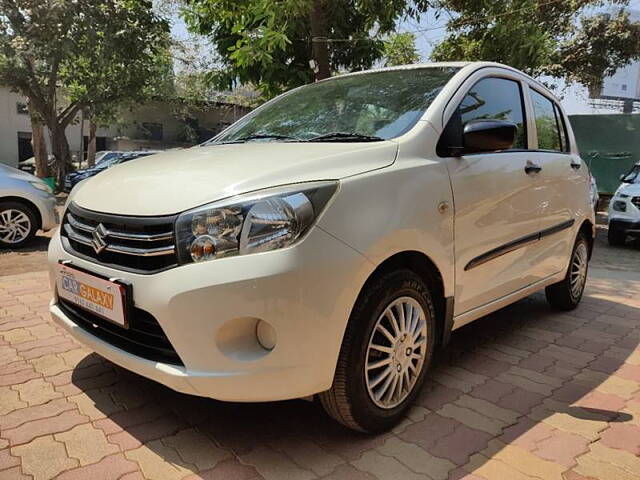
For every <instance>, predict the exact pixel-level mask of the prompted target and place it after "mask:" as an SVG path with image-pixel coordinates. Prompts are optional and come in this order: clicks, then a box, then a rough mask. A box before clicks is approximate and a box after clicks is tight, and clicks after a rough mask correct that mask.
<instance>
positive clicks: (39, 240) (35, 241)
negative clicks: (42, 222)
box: [0, 232, 51, 255]
mask: <svg viewBox="0 0 640 480" xmlns="http://www.w3.org/2000/svg"><path fill="white" fill-rule="evenodd" d="M50 240H51V236H50V235H46V234H42V232H40V233H38V234H37V235H36V236H35V237H33V238H32V239H31V240H30V241H29V242H27V243H26V244H25V245H24V246H22V247H19V248H7V247H0V254H4V253H16V254H18V255H20V254H27V253H33V252H46V251H47V248H49V241H50Z"/></svg>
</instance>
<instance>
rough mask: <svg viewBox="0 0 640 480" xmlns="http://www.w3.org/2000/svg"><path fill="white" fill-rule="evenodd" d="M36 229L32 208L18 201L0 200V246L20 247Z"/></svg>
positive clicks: (30, 237)
mask: <svg viewBox="0 0 640 480" xmlns="http://www.w3.org/2000/svg"><path fill="white" fill-rule="evenodd" d="M37 230H38V223H37V221H36V215H35V213H34V212H33V210H32V209H31V208H29V207H27V206H26V205H23V204H21V203H18V202H0V246H2V247H21V246H22V245H24V244H25V243H27V242H28V241H29V240H31V239H32V238H33V236H34V235H35V234H36V231H37Z"/></svg>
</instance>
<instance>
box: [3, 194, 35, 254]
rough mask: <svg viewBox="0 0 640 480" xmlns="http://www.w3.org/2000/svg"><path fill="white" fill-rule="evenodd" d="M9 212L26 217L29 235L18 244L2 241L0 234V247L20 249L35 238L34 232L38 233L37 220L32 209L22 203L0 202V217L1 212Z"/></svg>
mask: <svg viewBox="0 0 640 480" xmlns="http://www.w3.org/2000/svg"><path fill="white" fill-rule="evenodd" d="M9 210H13V211H16V210H17V211H19V212H21V213H23V214H24V215H26V216H27V218H28V219H29V233H27V235H26V236H25V237H24V238H23V239H22V240H20V241H19V242H11V241H5V240H3V239H2V237H3V235H2V233H1V232H0V247H4V248H18V247H22V246H23V245H25V244H26V243H28V242H29V241H31V239H32V238H33V237H34V236H35V234H36V232H37V231H38V220H37V217H36V214H35V212H34V211H33V209H32V208H30V207H28V206H27V205H25V204H23V203H20V202H2V201H0V215H2V213H3V212H7V211H9Z"/></svg>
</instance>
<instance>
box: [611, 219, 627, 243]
mask: <svg viewBox="0 0 640 480" xmlns="http://www.w3.org/2000/svg"><path fill="white" fill-rule="evenodd" d="M607 239H608V240H609V245H611V246H612V247H620V246H622V245H624V241H625V239H626V235H625V233H624V230H620V229H619V228H616V227H614V226H613V225H611V224H609V233H608V234H607Z"/></svg>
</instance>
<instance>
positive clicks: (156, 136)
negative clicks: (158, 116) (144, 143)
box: [142, 122, 162, 141]
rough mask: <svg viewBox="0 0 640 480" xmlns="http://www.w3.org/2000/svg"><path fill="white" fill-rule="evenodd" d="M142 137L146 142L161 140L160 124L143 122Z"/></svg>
mask: <svg viewBox="0 0 640 480" xmlns="http://www.w3.org/2000/svg"><path fill="white" fill-rule="evenodd" d="M142 135H143V136H144V138H145V139H147V140H157V141H159V140H162V124H161V123H151V122H144V123H143V124H142Z"/></svg>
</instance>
